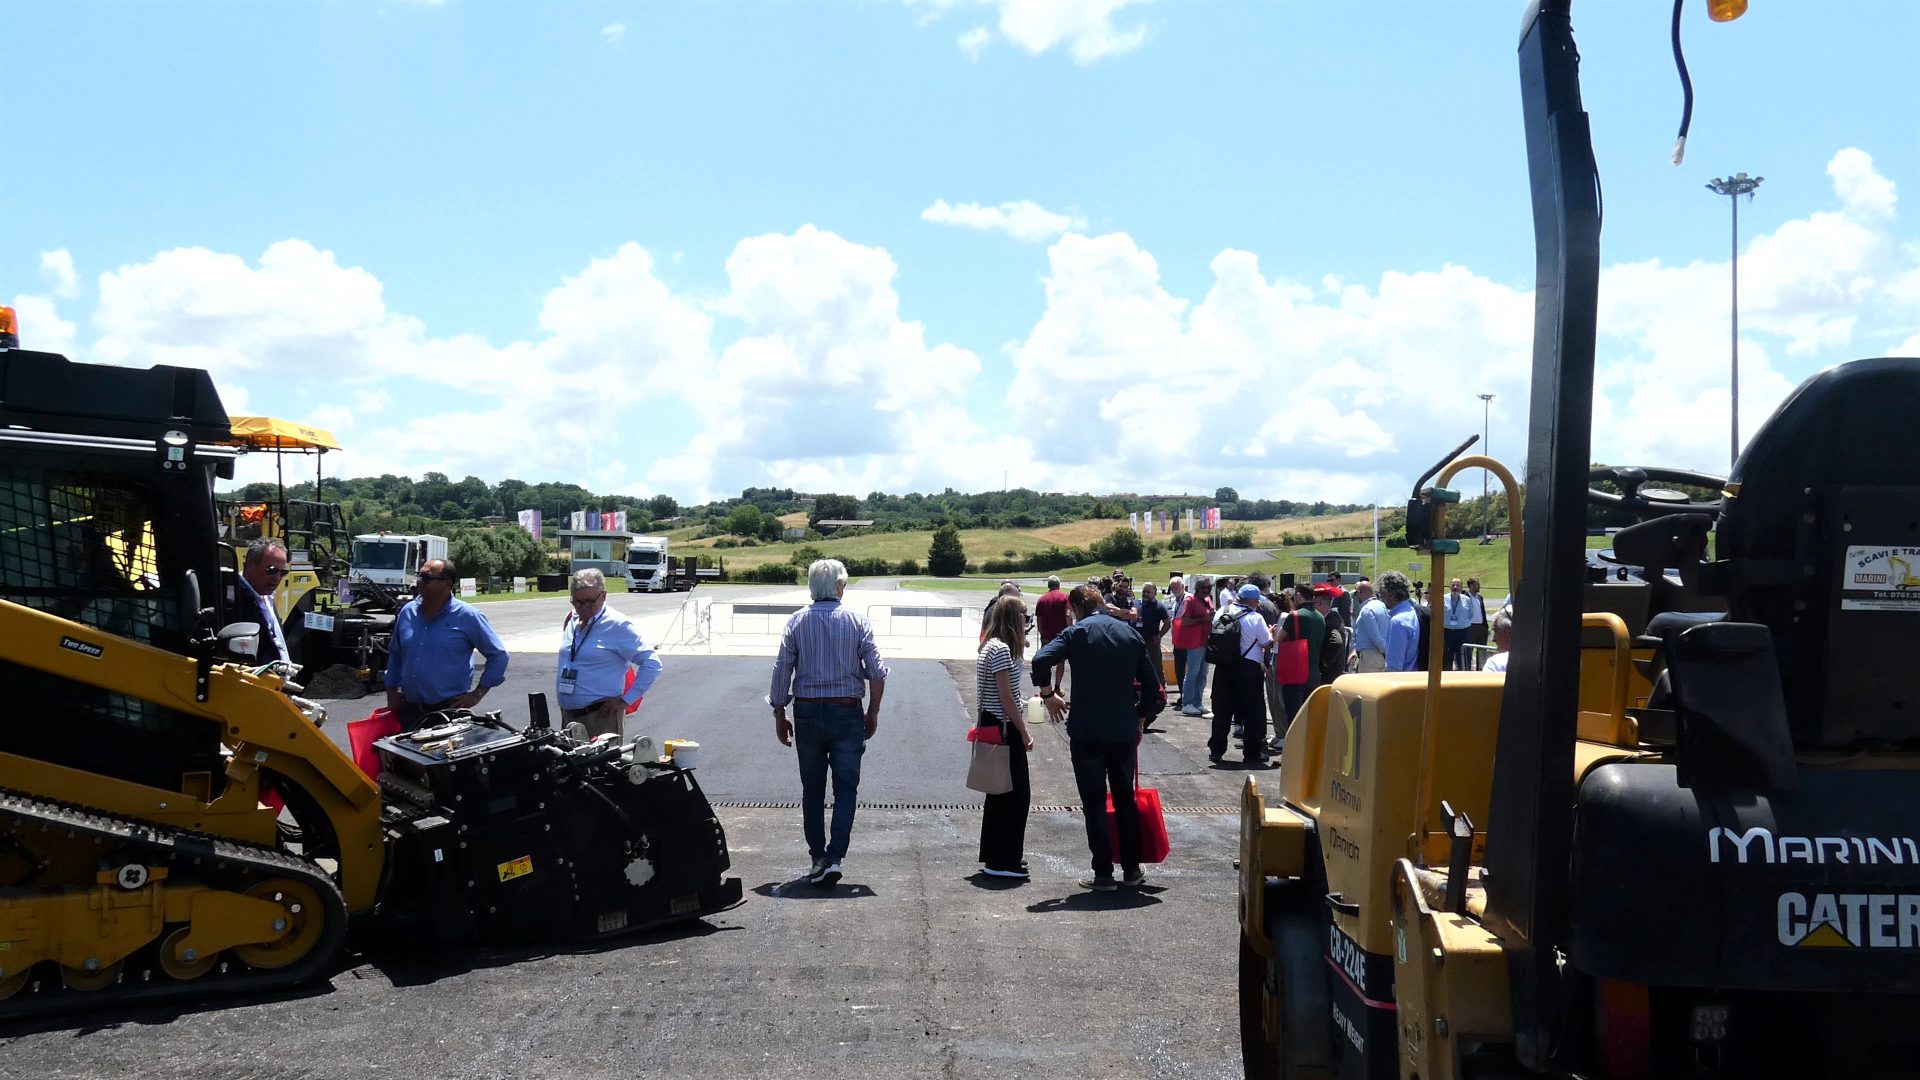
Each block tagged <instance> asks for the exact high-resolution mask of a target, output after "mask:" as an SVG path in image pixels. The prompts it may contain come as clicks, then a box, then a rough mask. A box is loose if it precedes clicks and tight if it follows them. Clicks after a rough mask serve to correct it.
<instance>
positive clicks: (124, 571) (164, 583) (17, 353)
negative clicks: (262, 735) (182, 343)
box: [0, 349, 237, 785]
mask: <svg viewBox="0 0 1920 1080" xmlns="http://www.w3.org/2000/svg"><path fill="white" fill-rule="evenodd" d="M225 435H226V413H225V411H224V410H223V409H222V408H221V405H220V399H219V396H218V395H217V393H216V392H215V391H214V388H213V383H212V380H211V379H210V378H209V377H208V375H207V373H206V372H204V371H194V370H190V369H184V368H171V367H162V366H156V367H153V368H149V369H147V370H144V371H128V370H127V369H124V368H109V367H99V366H95V365H88V364H77V363H74V362H72V361H69V360H67V359H66V358H65V357H62V356H57V355H54V354H51V353H40V352H31V351H27V350H20V349H11V350H0V601H5V602H6V603H8V604H11V605H17V606H18V607H20V608H27V609H32V610H34V611H38V612H43V613H45V614H47V615H52V616H55V617H57V618H58V619H60V620H66V621H67V623H68V624H70V626H71V629H70V630H67V631H62V632H57V633H56V632H53V630H43V629H40V627H41V625H42V624H37V623H36V624H34V625H35V626H36V629H35V630H33V631H22V632H20V633H18V634H15V635H9V636H8V637H7V639H6V640H4V641H0V754H19V755H24V756H27V757H32V758H37V759H40V760H44V761H50V762H54V763H56V764H61V765H66V766H69V767H72V768H81V769H89V770H93V771H99V772H103V773H107V774H109V775H116V776H121V777H123V778H127V779H145V780H152V781H158V782H161V783H164V784H166V785H174V784H177V783H178V781H179V774H180V772H181V771H183V770H186V769H193V768H207V767H210V765H211V761H212V755H213V753H214V749H215V739H214V736H215V735H216V734H217V732H216V731H214V730H213V729H212V727H211V725H208V724H206V723H205V722H203V721H198V720H193V719H191V718H188V717H185V716H183V715H182V714H179V713H176V712H174V711H172V710H170V709H168V708H166V707H165V706H164V705H162V704H159V703H158V702H159V701H160V700H163V699H164V697H165V694H164V693H163V692H162V691H163V688H161V687H157V686H138V685H132V684H131V683H127V684H123V685H117V686H115V687H114V688H112V689H109V688H107V687H105V686H103V685H99V684H89V683H83V682H79V681H75V680H72V679H67V678H62V677H60V676H56V675H53V674H50V673H49V672H48V671H47V670H46V665H45V663H44V662H41V661H40V657H41V655H42V653H41V650H42V649H43V648H44V647H45V646H46V644H47V643H46V642H43V641H40V640H38V639H39V638H40V637H41V636H49V637H51V638H53V639H55V640H54V645H55V646H56V647H57V648H60V649H65V650H68V651H70V652H73V653H77V654H79V655H84V656H88V657H92V658H96V659H97V660H98V661H99V662H100V664H101V667H102V669H103V670H104V671H107V672H109V673H111V672H113V671H115V670H117V665H118V658H117V657H116V656H115V655H114V654H115V649H114V646H113V641H114V640H115V639H124V640H128V641H133V642H139V643H141V644H145V645H152V646H156V647H158V648H161V649H165V650H168V651H172V652H179V653H185V652H188V651H189V650H190V648H191V643H192V640H193V639H194V638H195V637H196V636H197V635H198V634H199V633H200V632H201V631H203V630H204V629H206V628H208V627H209V626H218V625H221V624H222V623H223V622H225V621H226V620H225V618H224V604H225V601H224V597H225V596H226V595H227V592H228V589H227V587H226V585H227V583H229V582H231V581H232V580H233V578H234V576H235V574H236V570H237V568H236V567H235V566H234V565H233V563H232V562H231V558H230V556H229V557H228V558H222V553H223V552H227V551H228V549H226V548H224V547H222V546H221V545H220V544H219V542H218V536H217V530H216V525H215V521H214V512H213V503H212V487H213V481H214V479H215V478H216V477H224V476H231V475H232V472H233V460H234V456H235V455H234V452H233V451H231V450H230V449H228V448H225V447H221V446H218V445H214V444H216V443H218V442H220V441H222V440H223V439H224V437H225ZM189 577H191V580H192V584H191V585H189V584H188V581H189ZM202 605H209V606H210V610H202ZM31 621H32V620H30V619H26V618H23V619H22V623H23V625H24V624H26V623H28V622H31ZM57 628H58V627H57V624H56V625H55V627H54V629H57ZM103 681H104V682H112V681H113V680H111V679H107V680H103ZM56 716H57V717H61V720H60V722H58V723H53V722H49V719H48V718H50V717H56Z"/></svg>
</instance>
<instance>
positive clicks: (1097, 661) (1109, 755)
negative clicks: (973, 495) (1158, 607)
mask: <svg viewBox="0 0 1920 1080" xmlns="http://www.w3.org/2000/svg"><path fill="white" fill-rule="evenodd" d="M1069 599H1070V601H1071V603H1072V604H1073V611H1074V614H1075V615H1077V616H1078V619H1077V620H1076V621H1075V622H1074V624H1073V625H1072V626H1069V627H1067V629H1066V630H1064V631H1062V632H1061V634H1060V636H1058V637H1056V638H1054V639H1053V640H1052V641H1050V642H1048V643H1047V644H1046V645H1044V646H1042V647H1041V649H1040V651H1039V652H1037V653H1035V654H1034V655H1033V684H1034V685H1035V686H1042V685H1046V684H1047V680H1048V677H1049V674H1050V672H1051V670H1052V669H1053V668H1054V667H1055V666H1056V665H1058V664H1060V663H1062V662H1064V663H1065V664H1067V666H1068V667H1070V668H1071V669H1072V684H1073V708H1072V710H1071V711H1069V710H1068V709H1067V703H1066V701H1065V700H1064V699H1063V698H1062V697H1061V695H1060V691H1058V690H1049V691H1047V693H1046V695H1045V696H1046V703H1047V712H1048V714H1049V715H1050V716H1052V717H1053V718H1054V719H1055V720H1059V719H1061V718H1063V717H1064V718H1065V719H1066V722H1067V741H1068V746H1069V750H1070V754H1071V756H1072V758H1073V780H1074V784H1075V786H1076V787H1078V788H1079V789H1080V806H1081V810H1082V812H1083V814H1084V816H1085V817H1086V819H1087V847H1088V849H1089V850H1090V851H1091V853H1092V856H1093V876H1092V877H1090V878H1087V879H1085V880H1083V881H1082V882H1081V883H1080V884H1081V885H1082V886H1084V887H1086V888H1089V889H1092V890H1094V891H1095V892H1112V891H1113V889H1114V888H1115V884H1116V883H1115V881H1114V877H1113V842H1112V840H1110V839H1109V838H1108V834H1107V795H1108V794H1109V793H1111V794H1112V796H1113V816H1114V822H1115V825H1116V826H1117V827H1118V828H1119V830H1120V868H1121V870H1122V872H1123V876H1122V877H1121V879H1120V881H1119V882H1118V884H1121V885H1128V886H1134V887H1137V886H1140V885H1143V884H1145V883H1146V880H1147V876H1146V873H1145V872H1144V871H1142V870H1141V869H1140V809H1139V807H1138V806H1136V805H1135V803H1134V801H1133V778H1134V771H1135V770H1136V769H1137V768H1138V760H1139V758H1138V755H1139V745H1140V731H1141V728H1142V727H1143V724H1142V721H1141V717H1140V695H1139V694H1138V693H1136V692H1135V690H1134V687H1135V686H1139V687H1140V688H1141V691H1142V692H1149V693H1150V692H1151V691H1152V688H1153V686H1154V685H1155V683H1154V680H1155V679H1157V678H1158V677H1159V676H1158V674H1157V673H1155V672H1154V671H1153V670H1152V669H1151V668H1149V667H1148V666H1147V647H1146V643H1145V642H1143V641H1141V640H1140V635H1139V634H1138V633H1135V632H1134V629H1133V627H1131V626H1128V625H1127V624H1126V623H1123V622H1121V621H1120V620H1118V619H1116V618H1114V617H1113V616H1111V615H1108V614H1107V613H1106V612H1105V611H1104V610H1103V608H1104V606H1105V605H1104V603H1103V601H1102V600H1101V598H1100V593H1099V590H1097V589H1094V588H1091V587H1089V586H1086V585H1082V586H1079V587H1078V588H1076V589H1074V590H1073V593H1072V595H1071V596H1070V597H1069Z"/></svg>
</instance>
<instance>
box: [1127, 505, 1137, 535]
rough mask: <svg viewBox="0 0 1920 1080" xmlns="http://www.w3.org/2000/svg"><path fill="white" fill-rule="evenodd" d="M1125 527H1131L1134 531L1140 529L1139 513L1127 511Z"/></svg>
mask: <svg viewBox="0 0 1920 1080" xmlns="http://www.w3.org/2000/svg"><path fill="white" fill-rule="evenodd" d="M1127 528H1129V529H1132V530H1133V531H1134V532H1139V531H1140V515H1139V514H1136V513H1134V512H1133V511H1131V510H1129V511H1127Z"/></svg>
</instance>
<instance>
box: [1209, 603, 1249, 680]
mask: <svg viewBox="0 0 1920 1080" xmlns="http://www.w3.org/2000/svg"><path fill="white" fill-rule="evenodd" d="M1246 614H1247V609H1246V608H1243V607H1241V606H1240V605H1239V604H1237V603H1236V604H1228V605H1227V606H1226V607H1223V608H1221V609H1220V611H1219V613H1218V614H1216V615H1214V617H1213V625H1212V626H1211V627H1209V628H1208V629H1207V663H1209V664H1212V665H1213V666H1215V667H1225V666H1226V665H1228V664H1231V663H1233V662H1234V661H1235V660H1238V659H1240V619H1241V618H1242V617H1243V616H1245V615H1246Z"/></svg>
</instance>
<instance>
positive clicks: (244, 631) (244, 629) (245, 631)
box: [214, 622, 260, 657]
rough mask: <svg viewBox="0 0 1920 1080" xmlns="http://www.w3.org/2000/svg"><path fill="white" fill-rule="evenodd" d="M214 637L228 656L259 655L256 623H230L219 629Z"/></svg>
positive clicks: (258, 628) (257, 625) (258, 631)
mask: <svg viewBox="0 0 1920 1080" xmlns="http://www.w3.org/2000/svg"><path fill="white" fill-rule="evenodd" d="M214 636H215V638H217V639H218V640H219V642H220V648H221V649H222V650H224V651H225V652H226V653H227V654H228V655H230V656H247V657H254V656H259V655H260V624H259V623H257V622H231V623H228V624H227V625H225V626H223V627H221V628H220V632H219V633H218V634H215V635H214Z"/></svg>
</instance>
